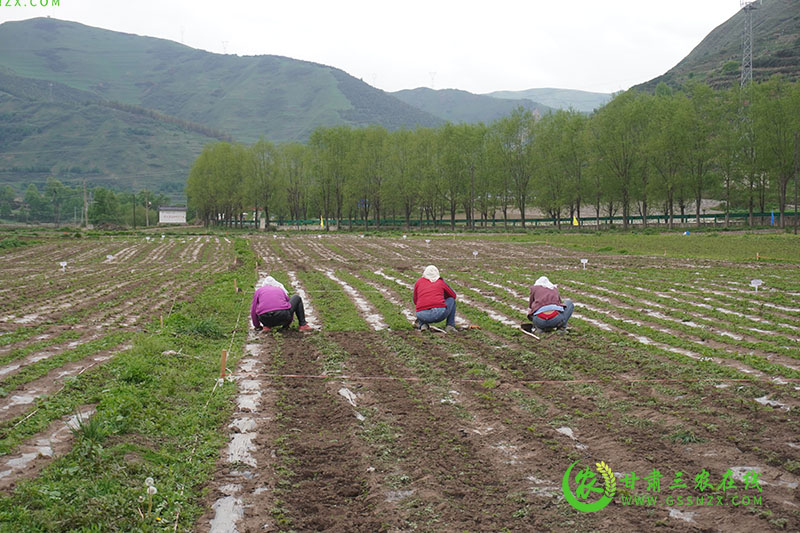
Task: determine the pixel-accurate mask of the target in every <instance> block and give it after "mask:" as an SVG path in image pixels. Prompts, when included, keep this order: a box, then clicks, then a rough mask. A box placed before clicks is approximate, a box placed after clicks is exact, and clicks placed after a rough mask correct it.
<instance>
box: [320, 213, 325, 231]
mask: <svg viewBox="0 0 800 533" xmlns="http://www.w3.org/2000/svg"><path fill="white" fill-rule="evenodd" d="M319 227H320V228H324V227H325V222H323V221H322V215H320V216H319Z"/></svg>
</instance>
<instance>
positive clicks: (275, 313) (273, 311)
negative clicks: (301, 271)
mask: <svg viewBox="0 0 800 533" xmlns="http://www.w3.org/2000/svg"><path fill="white" fill-rule="evenodd" d="M295 316H297V322H298V324H299V326H300V328H299V329H300V331H310V330H311V326H309V325H308V324H307V323H306V313H305V310H304V308H303V299H302V298H300V296H299V295H297V294H295V295H293V296H292V297H291V298H289V293H288V292H286V287H284V286H283V284H282V283H281V282H279V281H277V280H276V279H275V278H273V277H272V276H267V277H266V279H265V280H264V283H262V285H261V287H260V288H259V289H257V290H256V292H255V294H253V303H252V305H251V306H250V318H251V319H252V321H253V327H254V328H255V329H256V330H257V331H259V330H262V329H263V330H265V331H269V330H270V328H273V327H275V326H281V327H282V328H283V329H288V328H289V326H290V325H291V323H292V321H293V320H294V317H295Z"/></svg>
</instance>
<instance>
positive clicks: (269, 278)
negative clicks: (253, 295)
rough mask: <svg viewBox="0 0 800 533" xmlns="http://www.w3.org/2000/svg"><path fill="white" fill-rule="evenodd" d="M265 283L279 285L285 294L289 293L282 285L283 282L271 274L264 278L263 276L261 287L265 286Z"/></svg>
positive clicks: (273, 285)
mask: <svg viewBox="0 0 800 533" xmlns="http://www.w3.org/2000/svg"><path fill="white" fill-rule="evenodd" d="M267 285H270V286H272V287H280V288H281V289H282V290H283V292H285V293H286V294H287V295H288V294H289V293H288V292H287V290H286V287H284V286H283V283H281V282H280V281H278V280H276V279H275V278H273V277H272V276H267V277H266V278H264V281H263V282H261V286H262V287H266V286H267Z"/></svg>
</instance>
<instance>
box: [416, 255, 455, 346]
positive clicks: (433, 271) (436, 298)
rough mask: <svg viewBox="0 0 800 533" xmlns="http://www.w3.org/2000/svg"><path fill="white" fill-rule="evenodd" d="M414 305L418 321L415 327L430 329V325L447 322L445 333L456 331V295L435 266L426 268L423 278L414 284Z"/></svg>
mask: <svg viewBox="0 0 800 533" xmlns="http://www.w3.org/2000/svg"><path fill="white" fill-rule="evenodd" d="M414 305H415V306H416V307H417V321H416V322H415V323H414V327H415V328H418V329H420V330H423V331H424V330H426V329H430V326H429V324H433V323H435V322H441V321H442V320H447V326H445V331H447V332H448V333H451V332H455V331H457V330H456V293H455V291H453V289H451V288H450V286H449V285H448V284H447V283H445V282H444V280H443V279H442V278H440V277H439V269H438V268H436V267H435V266H433V265H428V266H427V267H425V271H424V272H423V273H422V277H421V278H419V279H418V280H417V282H416V283H415V284H414Z"/></svg>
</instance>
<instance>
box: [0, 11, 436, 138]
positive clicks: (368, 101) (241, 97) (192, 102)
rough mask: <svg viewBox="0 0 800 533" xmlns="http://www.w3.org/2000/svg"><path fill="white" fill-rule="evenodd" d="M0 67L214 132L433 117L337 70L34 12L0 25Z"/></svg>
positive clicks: (280, 133)
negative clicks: (204, 48) (220, 51)
mask: <svg viewBox="0 0 800 533" xmlns="http://www.w3.org/2000/svg"><path fill="white" fill-rule="evenodd" d="M0 49H1V50H3V54H2V56H0V65H1V66H3V67H5V68H6V69H9V70H10V71H12V72H13V74H15V75H17V76H20V77H24V78H32V79H35V80H47V81H52V82H58V83H61V84H64V85H66V86H69V87H72V88H74V89H79V90H82V91H87V92H90V93H92V94H94V95H96V96H97V97H99V98H101V99H103V100H108V101H115V102H121V103H125V104H131V105H135V106H140V107H144V108H148V109H153V110H156V111H158V112H160V113H162V114H165V115H170V116H175V117H178V118H181V119H183V120H186V121H190V122H194V123H199V124H203V125H206V126H208V127H211V128H215V129H218V130H222V131H224V132H226V133H227V134H229V135H231V136H232V137H233V138H234V139H236V140H237V141H242V142H252V141H255V140H257V139H258V138H259V137H262V136H263V137H265V138H267V139H269V140H272V141H276V142H279V141H293V140H301V141H302V140H305V139H306V138H307V137H308V135H309V134H310V133H311V131H313V130H314V128H316V127H317V126H330V125H338V124H351V125H355V126H360V125H366V124H381V125H383V126H385V127H386V128H387V129H397V128H403V127H408V128H413V127H415V126H418V125H420V126H436V125H438V124H440V123H441V121H440V120H439V119H437V118H435V117H433V116H431V115H429V114H427V113H425V112H423V111H420V110H418V109H415V108H413V107H411V106H409V105H407V104H405V103H403V102H400V101H398V100H397V99H396V98H394V97H392V96H390V95H388V94H386V93H385V92H383V91H380V90H378V89H375V88H373V87H370V86H369V85H367V84H366V83H364V82H362V81H359V80H357V79H355V78H353V77H352V76H349V75H348V74H346V73H345V72H343V71H341V70H339V69H336V68H333V67H328V66H325V65H319V64H316V63H310V62H307V61H298V60H294V59H289V58H286V57H278V56H247V57H239V56H235V55H220V54H212V53H209V52H204V51H201V50H195V49H192V48H189V47H187V46H183V45H181V44H178V43H174V42H171V41H167V40H164V39H155V38H151V37H141V36H137V35H130V34H124V33H119V32H113V31H108V30H103V29H98V28H92V27H89V26H84V25H82V24H78V23H75V22H65V21H61V20H56V19H50V18H36V19H29V20H24V21H19V22H6V23H4V24H2V25H0Z"/></svg>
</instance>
